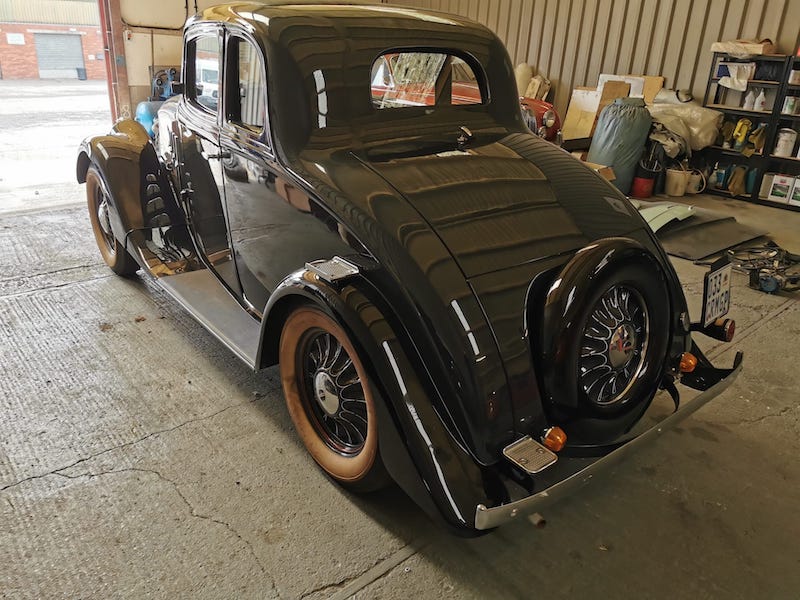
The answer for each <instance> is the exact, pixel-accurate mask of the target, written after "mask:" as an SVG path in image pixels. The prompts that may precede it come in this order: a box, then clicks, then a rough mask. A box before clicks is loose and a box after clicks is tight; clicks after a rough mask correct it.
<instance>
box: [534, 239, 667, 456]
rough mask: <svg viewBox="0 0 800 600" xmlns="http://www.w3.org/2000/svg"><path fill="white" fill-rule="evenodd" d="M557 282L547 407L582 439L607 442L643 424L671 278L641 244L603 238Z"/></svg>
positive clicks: (546, 327) (657, 377) (655, 381)
mask: <svg viewBox="0 0 800 600" xmlns="http://www.w3.org/2000/svg"><path fill="white" fill-rule="evenodd" d="M556 282H557V284H554V285H553V286H551V288H550V290H549V292H548V294H547V299H546V302H545V307H544V320H543V324H542V359H543V360H542V363H541V365H540V366H541V369H542V375H543V377H542V387H543V392H544V398H545V400H546V410H547V412H548V416H549V417H550V419H551V420H552V421H554V422H555V423H558V424H559V425H561V426H562V427H564V428H565V429H566V430H567V432H568V433H571V434H573V435H574V436H577V437H578V438H580V439H581V440H582V441H587V442H598V441H608V440H609V439H610V438H613V437H616V436H617V435H619V434H621V433H623V432H624V431H626V430H627V429H629V428H630V427H631V426H632V425H633V424H634V423H635V422H636V420H638V418H639V417H640V416H641V414H642V413H643V412H644V410H645V409H646V408H647V406H648V405H649V404H650V401H651V400H652V398H653V396H654V395H655V392H656V390H657V389H658V386H659V383H660V382H661V379H662V376H663V372H664V363H665V360H666V354H667V348H668V345H669V340H670V311H671V308H670V299H669V298H670V295H669V290H668V287H667V282H666V278H665V276H664V272H663V269H662V268H661V266H660V264H659V263H658V261H657V260H656V258H655V257H654V256H653V254H652V253H651V252H649V251H647V250H646V249H645V248H644V247H643V246H642V245H641V244H639V243H638V242H636V241H634V240H632V239H628V238H606V239H603V240H600V241H598V242H596V243H594V244H592V245H590V246H587V247H586V248H584V249H582V250H580V251H579V252H578V253H577V254H576V255H575V256H574V257H573V258H572V260H570V262H569V263H567V265H566V266H565V267H564V269H563V270H562V271H561V273H560V274H559V275H558V276H557V278H556Z"/></svg>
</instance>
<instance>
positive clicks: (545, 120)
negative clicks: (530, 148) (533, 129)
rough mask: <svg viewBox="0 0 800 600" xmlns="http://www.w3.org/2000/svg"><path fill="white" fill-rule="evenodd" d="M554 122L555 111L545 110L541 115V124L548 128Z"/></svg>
mask: <svg viewBox="0 0 800 600" xmlns="http://www.w3.org/2000/svg"><path fill="white" fill-rule="evenodd" d="M555 124H556V113H555V112H554V111H553V110H547V111H545V113H544V115H543V116H542V125H544V126H545V127H547V128H548V129H550V128H551V127H553V126H554V125H555Z"/></svg>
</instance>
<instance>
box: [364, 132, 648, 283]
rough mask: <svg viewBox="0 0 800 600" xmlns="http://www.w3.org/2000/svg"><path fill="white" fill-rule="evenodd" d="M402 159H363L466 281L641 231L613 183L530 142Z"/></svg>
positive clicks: (388, 155) (509, 139)
mask: <svg viewBox="0 0 800 600" xmlns="http://www.w3.org/2000/svg"><path fill="white" fill-rule="evenodd" d="M440 148H442V146H440ZM398 154H399V153H396V154H394V155H393V153H392V152H391V150H390V149H388V150H387V149H386V148H384V149H381V150H380V151H379V152H374V151H373V152H371V153H368V154H367V158H366V159H362V160H363V161H364V163H365V164H366V165H367V166H368V167H369V168H371V169H372V170H373V171H374V172H376V173H377V174H379V175H380V176H381V177H382V178H383V179H384V180H385V181H386V182H387V183H388V184H389V185H391V186H392V187H393V188H394V189H395V190H396V191H397V192H398V193H399V194H400V195H402V196H403V197H404V198H405V199H406V200H407V201H408V202H409V203H410V204H411V205H412V206H413V207H414V209H415V210H416V211H418V212H419V214H420V215H422V217H423V218H424V219H425V221H426V222H427V224H428V225H429V226H430V227H431V229H433V230H434V231H435V232H436V234H437V235H438V236H439V238H440V239H441V240H442V242H443V243H444V245H445V246H446V247H447V248H448V249H449V251H450V252H451V253H452V255H453V257H454V259H455V260H456V261H457V262H458V265H459V267H460V268H461V270H462V272H463V273H464V275H465V277H467V278H471V277H476V276H478V275H482V274H486V273H489V272H492V271H497V270H501V269H506V268H509V267H513V266H516V265H519V264H523V263H527V262H531V261H535V260H538V259H541V258H545V257H549V256H554V255H558V254H563V253H566V252H572V251H575V250H577V249H579V248H582V247H583V246H585V245H587V244H588V243H590V242H591V241H593V240H595V239H598V238H601V237H609V236H615V235H625V234H627V233H629V232H631V231H633V230H635V229H639V228H641V227H642V224H643V222H642V220H641V218H640V217H639V215H638V213H637V212H636V210H635V209H634V208H633V207H631V206H630V204H629V203H628V202H627V201H626V200H625V199H624V197H622V196H621V195H620V194H619V192H617V190H616V189H615V188H613V187H612V186H611V185H609V184H608V182H607V181H605V180H604V179H602V178H601V177H600V176H599V175H597V174H596V173H594V172H592V171H591V170H590V169H588V168H587V167H586V165H584V164H582V163H580V161H578V160H577V159H575V158H574V157H572V156H570V155H569V154H567V153H565V152H564V151H562V150H560V149H559V148H557V147H555V146H553V145H552V144H549V143H547V142H545V141H543V140H540V139H538V138H536V137H533V136H530V135H525V134H513V135H509V136H505V137H503V138H500V139H497V140H495V141H489V142H487V143H484V144H478V143H476V144H474V145H473V146H472V147H468V148H464V149H463V150H451V149H444V150H439V149H437V150H435V151H430V150H428V151H425V150H423V151H421V152H419V153H416V154H413V155H408V154H407V153H405V154H404V155H398Z"/></svg>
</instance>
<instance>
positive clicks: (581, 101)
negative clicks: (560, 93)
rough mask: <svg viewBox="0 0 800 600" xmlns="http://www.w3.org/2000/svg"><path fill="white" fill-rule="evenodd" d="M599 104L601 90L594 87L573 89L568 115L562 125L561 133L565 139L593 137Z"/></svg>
mask: <svg viewBox="0 0 800 600" xmlns="http://www.w3.org/2000/svg"><path fill="white" fill-rule="evenodd" d="M598 104H600V92H598V91H597V90H595V89H594V88H580V87H577V88H575V89H574V90H572V98H571V99H570V101H569V108H568V109H567V116H566V118H565V119H564V123H563V124H562V125H561V135H562V136H563V138H564V139H565V140H575V139H582V138H588V137H591V135H592V129H593V127H594V119H595V116H596V115H597V106H598Z"/></svg>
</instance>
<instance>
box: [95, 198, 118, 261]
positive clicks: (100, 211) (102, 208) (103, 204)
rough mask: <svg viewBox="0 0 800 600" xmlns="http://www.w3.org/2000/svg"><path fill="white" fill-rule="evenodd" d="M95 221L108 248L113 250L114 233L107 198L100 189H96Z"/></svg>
mask: <svg viewBox="0 0 800 600" xmlns="http://www.w3.org/2000/svg"><path fill="white" fill-rule="evenodd" d="M97 222H98V224H99V225H100V230H101V231H102V233H103V239H104V240H105V242H106V246H108V249H109V250H114V233H113V232H112V231H111V215H110V214H109V208H108V200H107V199H106V196H105V194H104V193H103V191H102V190H101V189H99V188H98V190H97Z"/></svg>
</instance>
